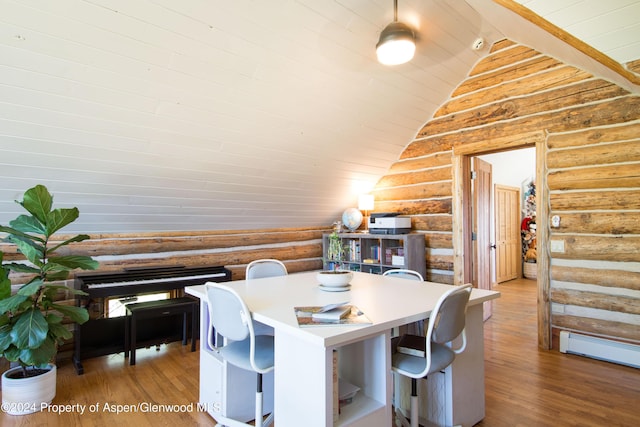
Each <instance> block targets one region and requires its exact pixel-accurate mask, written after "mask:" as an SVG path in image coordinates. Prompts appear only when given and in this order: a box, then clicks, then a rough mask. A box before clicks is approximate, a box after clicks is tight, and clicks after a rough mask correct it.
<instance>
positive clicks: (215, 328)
mask: <svg viewBox="0 0 640 427" xmlns="http://www.w3.org/2000/svg"><path fill="white" fill-rule="evenodd" d="M205 289H206V292H207V305H208V310H209V319H210V322H211V329H210V330H209V331H208V334H207V340H208V344H209V347H211V348H212V349H213V350H215V351H217V352H218V353H219V354H220V356H222V358H224V359H225V360H226V361H227V362H228V363H231V364H232V365H235V366H237V367H239V368H241V369H245V370H248V371H254V372H256V374H257V387H256V408H255V420H254V422H255V424H247V423H244V422H242V421H238V420H233V419H231V418H227V417H225V416H222V415H220V414H218V415H216V417H215V418H216V421H217V422H218V424H216V427H218V426H229V427H246V426H259V427H262V426H268V425H270V424H271V423H272V422H273V412H272V413H271V414H269V416H268V417H267V418H266V419H265V420H263V413H262V412H263V405H262V400H263V399H262V374H265V373H267V372H269V371H271V370H273V364H274V339H273V336H271V335H256V334H255V332H254V329H253V322H252V321H251V312H250V311H249V309H248V308H247V305H246V304H245V303H244V301H243V300H242V298H241V297H240V296H239V295H238V294H237V292H236V291H235V290H233V289H232V288H230V287H228V286H226V285H222V284H220V283H213V282H208V283H206V284H205ZM215 335H220V336H222V337H223V338H224V339H223V340H222V341H223V344H224V345H222V346H217V345H216V344H217V343H216V341H218V340H217V339H216V337H215Z"/></svg>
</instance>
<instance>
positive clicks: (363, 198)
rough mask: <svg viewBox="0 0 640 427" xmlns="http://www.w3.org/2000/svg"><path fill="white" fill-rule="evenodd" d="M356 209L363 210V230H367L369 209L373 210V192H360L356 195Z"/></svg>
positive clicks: (366, 231)
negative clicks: (358, 195)
mask: <svg viewBox="0 0 640 427" xmlns="http://www.w3.org/2000/svg"><path fill="white" fill-rule="evenodd" d="M358 209H360V210H361V211H364V231H365V233H368V232H369V211H372V210H373V194H361V195H360V197H358Z"/></svg>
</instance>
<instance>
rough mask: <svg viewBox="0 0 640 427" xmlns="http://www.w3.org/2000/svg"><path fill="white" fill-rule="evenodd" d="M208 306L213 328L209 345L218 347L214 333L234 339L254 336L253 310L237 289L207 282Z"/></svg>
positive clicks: (209, 337) (239, 339) (210, 332)
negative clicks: (251, 310)
mask: <svg viewBox="0 0 640 427" xmlns="http://www.w3.org/2000/svg"><path fill="white" fill-rule="evenodd" d="M205 289H206V292H207V306H208V311H209V321H210V322H211V326H212V328H213V329H212V330H211V331H209V333H208V339H209V346H210V347H211V348H216V345H215V343H214V341H213V340H214V338H215V337H214V336H213V335H214V333H213V331H215V333H216V334H219V335H222V336H223V337H225V338H228V339H230V340H233V341H242V340H244V339H246V338H247V337H252V338H253V336H254V331H253V324H252V321H251V312H250V311H249V309H248V308H247V306H246V304H245V303H244V301H243V300H242V298H240V296H239V295H238V294H237V293H236V291H235V290H233V289H231V288H230V287H228V286H225V285H222V284H220V283H214V282H208V283H206V284H205Z"/></svg>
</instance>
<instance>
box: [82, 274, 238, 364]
mask: <svg viewBox="0 0 640 427" xmlns="http://www.w3.org/2000/svg"><path fill="white" fill-rule="evenodd" d="M229 280H231V271H229V270H228V269H226V268H224V267H184V266H176V267H144V268H129V269H125V270H122V271H119V272H97V273H81V274H77V275H76V277H75V282H74V287H75V288H76V289H79V290H82V291H84V292H86V293H87V295H82V296H78V301H79V304H80V305H81V306H83V307H85V308H87V309H88V310H89V320H88V321H87V322H86V323H84V324H82V325H76V329H75V350H74V355H73V363H74V366H75V369H76V372H77V373H78V374H79V375H80V374H82V373H84V367H83V366H82V360H83V359H87V358H91V357H97V356H103V355H106V354H113V353H119V352H124V349H125V342H124V341H125V340H124V336H125V330H124V328H125V317H124V315H123V314H124V313H123V312H121V313H119V314H114V313H110V309H109V307H110V306H113V304H110V301H114V300H115V301H117V302H121V303H127V302H136V301H138V299H139V298H142V296H144V295H150V294H158V293H168V294H169V298H177V297H182V296H184V287H185V286H192V285H201V284H203V283H206V282H226V281H229ZM115 305H116V306H117V305H119V304H115ZM181 330H182V320H181V319H180V318H179V317H177V316H174V317H169V318H162V319H149V321H147V322H146V323H143V324H140V325H139V326H138V342H140V343H141V345H144V346H151V345H159V344H162V343H166V342H171V341H175V340H178V339H180V337H181ZM193 338H194V337H192V339H193Z"/></svg>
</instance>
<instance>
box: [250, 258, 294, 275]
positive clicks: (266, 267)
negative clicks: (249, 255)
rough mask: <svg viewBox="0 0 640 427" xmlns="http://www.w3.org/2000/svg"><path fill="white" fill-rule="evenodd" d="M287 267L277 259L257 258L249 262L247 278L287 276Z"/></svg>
mask: <svg viewBox="0 0 640 427" xmlns="http://www.w3.org/2000/svg"><path fill="white" fill-rule="evenodd" d="M287 274H288V273H287V267H286V266H285V265H284V263H283V262H282V261H279V260H277V259H257V260H255V261H251V262H250V263H249V264H247V270H246V273H245V278H247V279H260V278H262V277H276V276H286V275H287Z"/></svg>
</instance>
